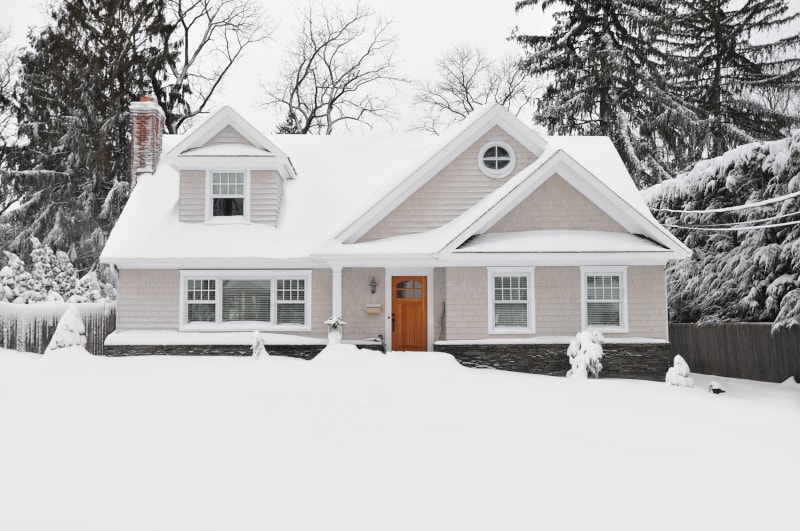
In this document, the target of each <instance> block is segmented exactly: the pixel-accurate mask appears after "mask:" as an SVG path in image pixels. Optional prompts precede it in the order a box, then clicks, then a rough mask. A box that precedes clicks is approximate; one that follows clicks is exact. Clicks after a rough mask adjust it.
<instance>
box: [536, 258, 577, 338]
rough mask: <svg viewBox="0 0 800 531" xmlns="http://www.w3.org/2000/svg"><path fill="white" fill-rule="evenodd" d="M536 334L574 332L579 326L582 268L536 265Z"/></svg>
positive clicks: (546, 334) (562, 334) (560, 334)
mask: <svg viewBox="0 0 800 531" xmlns="http://www.w3.org/2000/svg"><path fill="white" fill-rule="evenodd" d="M534 287H535V289H536V294H535V297H536V300H535V304H536V306H535V311H536V335H537V336H573V335H575V334H576V333H578V331H580V329H581V268H580V267H537V268H536V269H535V270H534Z"/></svg>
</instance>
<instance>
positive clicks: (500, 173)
mask: <svg viewBox="0 0 800 531" xmlns="http://www.w3.org/2000/svg"><path fill="white" fill-rule="evenodd" d="M495 146H498V147H501V148H503V149H505V150H506V151H507V152H508V155H509V156H510V157H511V160H510V161H509V163H508V164H507V165H506V167H505V168H500V169H499V170H493V169H492V168H489V167H488V166H486V165H485V164H484V163H483V156H484V155H485V154H486V152H487V151H488V150H489V149H490V148H493V147H495ZM516 165H517V155H516V153H514V149H513V148H512V147H511V146H509V145H508V144H506V143H505V142H503V141H502V140H492V141H490V142H487V143H486V144H484V145H483V147H481V149H480V151H479V152H478V168H479V169H480V170H481V171H482V172H483V174H484V175H486V176H487V177H491V178H492V179H502V178H503V177H507V176H508V175H509V174H510V173H511V172H512V171H514V168H515V167H516Z"/></svg>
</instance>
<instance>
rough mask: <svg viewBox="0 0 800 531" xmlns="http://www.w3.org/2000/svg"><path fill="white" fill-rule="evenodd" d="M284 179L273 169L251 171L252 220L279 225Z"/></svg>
mask: <svg viewBox="0 0 800 531" xmlns="http://www.w3.org/2000/svg"><path fill="white" fill-rule="evenodd" d="M282 200H283V179H281V176H280V175H278V172H276V171H273V170H259V171H252V172H250V207H249V208H250V221H252V222H255V223H267V224H269V225H273V226H277V225H278V216H279V214H280V210H281V202H282Z"/></svg>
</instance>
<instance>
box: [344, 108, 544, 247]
mask: <svg viewBox="0 0 800 531" xmlns="http://www.w3.org/2000/svg"><path fill="white" fill-rule="evenodd" d="M494 126H499V127H501V128H502V129H504V130H505V131H506V132H507V133H508V134H509V135H511V136H512V137H514V139H515V140H517V141H518V142H520V143H521V144H522V145H523V146H525V147H526V148H528V149H529V150H530V151H531V152H532V153H533V154H534V155H536V156H537V157H540V156H541V154H542V153H543V152H544V149H545V147H546V146H547V142H546V141H545V140H544V139H543V138H542V137H541V136H539V135H538V134H536V132H535V131H533V130H532V129H531V128H529V127H528V126H526V125H525V124H523V123H522V122H521V121H520V120H519V119H518V118H516V117H515V116H514V115H512V114H511V113H509V112H508V111H507V110H506V109H505V108H504V107H502V106H499V105H497V106H495V107H494V108H493V109H491V111H490V112H488V113H486V114H485V115H484V116H482V117H481V119H480V120H479V121H477V122H475V123H474V124H470V126H469V127H468V128H467V129H465V130H464V131H462V132H461V133H459V134H458V135H456V136H455V137H454V138H453V139H451V140H450V141H449V142H448V143H447V145H445V146H443V147H442V149H440V150H439V151H437V152H436V154H435V155H433V156H432V157H431V158H430V159H428V160H427V161H426V162H424V163H423V164H422V166H420V167H419V169H417V170H416V171H414V172H413V173H412V174H411V175H410V176H409V177H408V178H406V179H405V180H403V181H402V182H401V183H400V184H398V185H397V186H396V187H395V188H394V189H393V190H392V191H391V192H389V193H388V194H387V195H386V196H385V197H384V198H383V199H381V200H380V201H378V202H377V203H376V204H375V205H373V206H372V207H371V208H370V209H369V210H367V211H366V212H365V213H364V214H362V215H361V216H359V218H358V219H357V220H356V221H354V222H352V223H351V224H350V225H349V226H348V227H347V228H346V229H344V230H343V231H342V232H340V233H339V235H338V236H337V237H336V239H337V240H339V241H341V242H342V243H355V242H357V241H358V239H359V238H361V237H362V236H363V235H364V234H366V233H367V232H368V231H369V230H370V229H371V228H372V227H374V226H375V225H376V224H377V223H378V222H380V220H382V219H383V218H385V217H386V216H388V215H389V214H390V213H391V212H392V211H393V210H394V209H396V208H397V207H398V206H400V204H401V203H402V202H403V201H405V200H406V199H408V198H409V197H411V195H413V194H414V192H416V191H417V190H419V189H420V188H421V187H422V186H423V185H424V184H425V183H427V182H428V181H430V180H431V179H432V178H433V177H434V176H435V175H436V174H437V173H439V172H440V171H442V169H444V168H445V167H446V166H447V165H448V164H450V163H451V162H452V161H453V160H455V159H456V157H458V156H459V155H461V154H462V153H463V152H464V151H465V150H466V149H467V148H468V147H469V146H471V145H472V144H474V143H475V142H477V141H478V140H479V139H480V138H481V137H482V136H483V135H485V134H486V133H487V132H489V130H490V129H492V128H493V127H494Z"/></svg>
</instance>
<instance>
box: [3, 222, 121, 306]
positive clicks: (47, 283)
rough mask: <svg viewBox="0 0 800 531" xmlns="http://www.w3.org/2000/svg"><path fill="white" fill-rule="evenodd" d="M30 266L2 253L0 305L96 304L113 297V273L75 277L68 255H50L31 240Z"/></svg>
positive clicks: (102, 271) (104, 270) (103, 270)
mask: <svg viewBox="0 0 800 531" xmlns="http://www.w3.org/2000/svg"><path fill="white" fill-rule="evenodd" d="M31 244H32V245H33V250H32V251H31V267H30V269H27V270H26V266H25V262H24V261H23V260H22V259H21V258H20V257H19V256H17V255H15V254H14V253H11V252H8V251H3V254H4V255H5V262H6V265H5V266H3V267H2V268H0V302H3V301H5V302H13V303H16V304H28V303H34V302H63V301H65V300H66V301H67V302H78V303H87V302H99V301H102V300H113V299H115V298H116V289H115V288H114V286H113V283H114V282H115V281H116V278H115V277H114V273H113V271H112V270H111V269H110V268H108V267H104V266H101V267H100V268H99V269H98V270H97V271H89V272H88V273H86V274H85V275H84V276H83V277H81V278H78V271H77V270H76V269H75V266H74V265H72V260H71V259H70V257H69V255H68V254H67V253H65V252H63V251H57V252H53V250H52V249H50V247H48V246H46V245H42V243H41V242H40V241H39V240H37V239H36V238H31Z"/></svg>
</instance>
